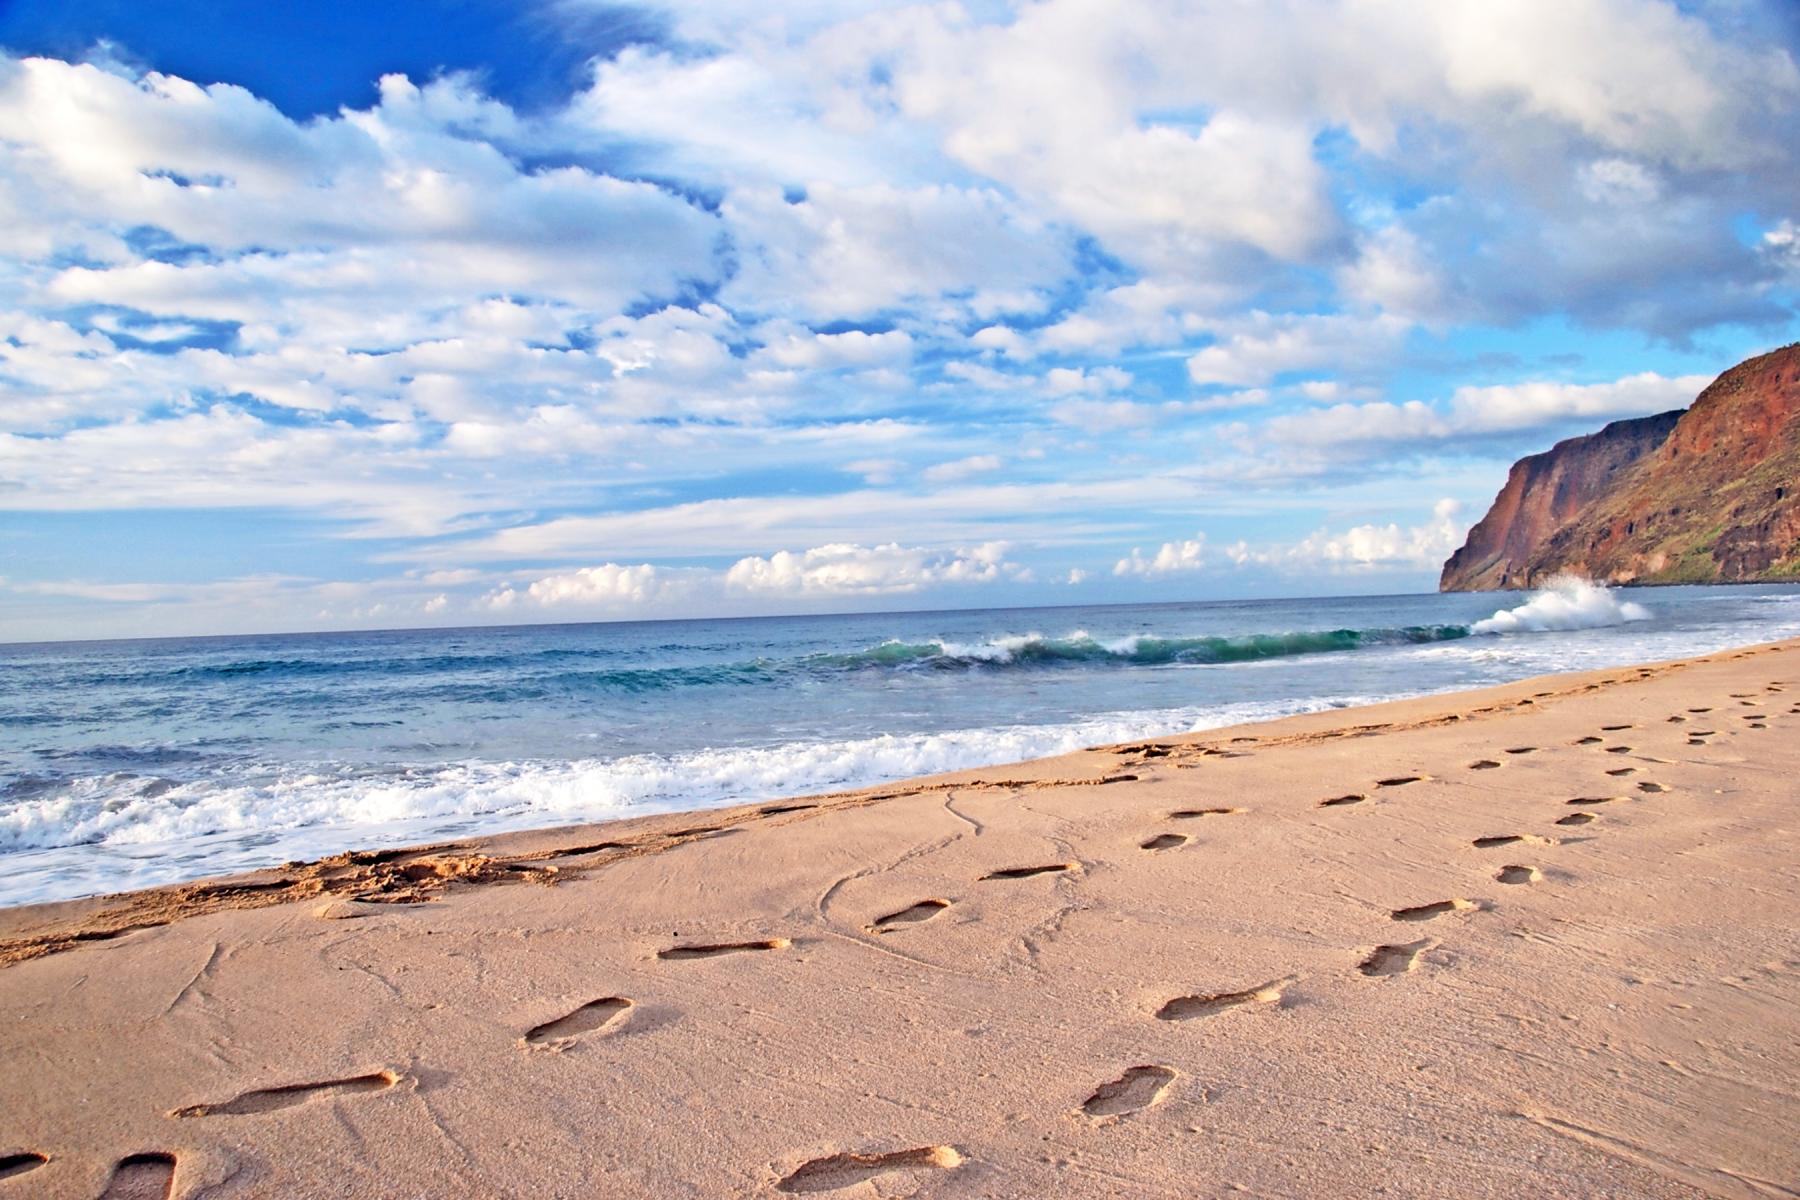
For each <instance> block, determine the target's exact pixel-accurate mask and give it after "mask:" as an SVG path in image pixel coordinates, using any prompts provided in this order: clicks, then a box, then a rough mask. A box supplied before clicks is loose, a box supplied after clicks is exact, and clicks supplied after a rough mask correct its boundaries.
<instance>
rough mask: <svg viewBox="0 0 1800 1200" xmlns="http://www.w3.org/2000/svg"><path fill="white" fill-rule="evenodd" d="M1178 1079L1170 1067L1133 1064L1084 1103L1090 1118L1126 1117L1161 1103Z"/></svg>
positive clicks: (1085, 1110)
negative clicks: (1170, 1086) (1127, 1114)
mask: <svg viewBox="0 0 1800 1200" xmlns="http://www.w3.org/2000/svg"><path fill="white" fill-rule="evenodd" d="M1174 1082H1175V1072H1174V1071H1171V1070H1170V1069H1169V1068H1168V1067H1132V1068H1130V1069H1129V1070H1127V1071H1126V1072H1125V1073H1124V1074H1123V1075H1121V1076H1119V1077H1118V1078H1117V1079H1115V1080H1113V1081H1112V1082H1111V1083H1103V1084H1101V1085H1100V1086H1099V1087H1097V1088H1095V1089H1094V1094H1093V1095H1091V1096H1089V1097H1088V1098H1087V1100H1085V1101H1084V1102H1083V1103H1082V1105H1081V1111H1082V1112H1084V1113H1086V1114H1087V1115H1088V1116H1090V1117H1122V1116H1124V1115H1125V1114H1126V1113H1134V1112H1139V1111H1141V1110H1143V1109H1146V1108H1149V1107H1150V1106H1152V1105H1154V1104H1157V1103H1159V1102H1160V1101H1161V1100H1162V1098H1163V1096H1164V1094H1165V1093H1167V1092H1168V1090H1169V1085H1170V1084H1171V1083H1174Z"/></svg>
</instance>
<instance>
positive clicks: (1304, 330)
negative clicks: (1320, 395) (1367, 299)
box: [1187, 313, 1410, 387]
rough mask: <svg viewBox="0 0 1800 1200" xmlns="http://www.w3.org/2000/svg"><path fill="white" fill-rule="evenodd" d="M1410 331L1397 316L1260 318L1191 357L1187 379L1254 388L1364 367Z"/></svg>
mask: <svg viewBox="0 0 1800 1200" xmlns="http://www.w3.org/2000/svg"><path fill="white" fill-rule="evenodd" d="M1409 327H1410V322H1408V321H1406V320H1404V319H1402V318H1399V317H1393V316H1375V317H1368V318H1364V317H1356V316H1347V315H1330V316H1271V315H1270V314H1268V313H1256V314H1254V315H1253V316H1252V317H1251V318H1250V319H1248V320H1246V321H1241V322H1236V323H1234V324H1233V325H1232V326H1229V327H1227V328H1228V331H1227V332H1226V334H1225V336H1223V337H1222V338H1221V339H1220V340H1219V341H1218V342H1217V343H1216V344H1214V345H1211V346H1208V347H1206V348H1205V349H1204V350H1201V351H1200V352H1199V353H1197V354H1195V355H1193V356H1192V357H1191V358H1189V359H1188V360H1187V369H1188V377H1189V378H1190V379H1192V380H1193V381H1194V382H1195V383H1199V384H1215V383H1216V384H1228V385H1233V386H1238V387H1251V386H1256V385H1259V384H1266V383H1268V382H1270V381H1271V380H1272V379H1274V378H1275V377H1276V376H1277V375H1282V374H1286V373H1288V372H1292V371H1311V370H1317V369H1318V368H1320V367H1334V368H1340V369H1341V368H1343V367H1346V366H1365V365H1368V364H1371V363H1374V362H1378V361H1382V360H1384V359H1390V358H1392V357H1393V356H1394V354H1395V352H1396V351H1397V350H1398V349H1399V347H1400V342H1401V340H1402V339H1403V338H1404V337H1405V336H1406V333H1407V330H1408V329H1409Z"/></svg>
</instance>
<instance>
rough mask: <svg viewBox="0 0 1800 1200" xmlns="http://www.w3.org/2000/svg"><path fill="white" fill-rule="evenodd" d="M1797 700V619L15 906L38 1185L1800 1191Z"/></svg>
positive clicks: (361, 1190)
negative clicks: (1141, 731) (1234, 720)
mask: <svg viewBox="0 0 1800 1200" xmlns="http://www.w3.org/2000/svg"><path fill="white" fill-rule="evenodd" d="M1322 662H1323V660H1322ZM1322 669H1329V664H1328V662H1324V665H1323V666H1322ZM1797 731H1800V642H1789V643H1781V644H1778V645H1775V646H1769V647H1760V648H1756V649H1754V650H1748V651H1732V652H1726V653H1723V654H1718V655H1713V656H1710V657H1708V658H1704V659H1696V660H1690V661H1687V662H1683V663H1676V664H1659V665H1654V666H1650V667H1644V668H1635V667H1634V668H1624V669H1619V670H1613V671H1603V672H1594V673H1587V674H1581V675H1567V676H1551V677H1545V678H1541V679H1536V680H1529V681H1526V682H1523V683H1520V684H1514V685H1510V686H1507V687H1503V688H1496V689H1489V690H1486V691H1482V692H1470V693H1461V694H1457V695H1449V696H1438V697H1431V698H1426V699H1421V700H1413V701H1404V702H1399V703H1392V704H1383V705H1379V706H1373V707H1370V708H1364V709H1355V710H1344V711H1339V712H1333V713H1328V714H1315V715H1312V716H1308V717H1299V718H1292V719H1289V720H1284V721H1278V722H1271V723H1266V724H1261V725H1254V726H1244V727H1239V728H1235V729H1229V730H1218V731H1211V732H1208V733H1205V734H1197V735H1193V736H1188V737H1181V738H1171V739H1166V740H1160V741H1155V742H1140V743H1133V744H1130V745H1125V746H1116V747H1106V748H1101V749H1096V750H1089V751H1083V752H1081V753H1078V754H1072V755H1066V756H1063V757H1060V758H1055V759H1047V760H1043V761H1039V762H1033V763H1026V764H1020V765H1017V766H1012V767H1004V768H986V769H982V770H976V771H967V772H961V773H958V774H955V775H946V776H939V777H934V778H931V779H925V780H918V781H913V782H910V783H907V784H901V785H894V786H890V787H885V788H879V789H871V790H867V791H861V792H855V793H846V794H842V795H837V796H831V797H819V798H813V799H809V800H790V801H780V802H771V803H769V804H766V805H751V806H744V807H739V808H734V809H725V810H714V811H708V812H702V813H690V814H686V815H678V816H672V817H671V816H661V817H656V818H647V819H640V820H634V821H625V822H614V823H609V824H605V825H597V826H588V827H582V828H576V829H562V830H550V831H541V832H536V833H531V834H516V835H508V836H505V837H497V838H492V839H487V840H483V841H477V842H470V843H462V844H458V845H455V846H440V847H425V848H419V849H415V850H408V851H383V852H379V853H370V854H350V855H342V856H338V857H336V858H333V859H328V860H324V861H323V862H320V863H313V864H294V865H291V866H290V867H287V868H283V869H280V870H273V871H266V872H261V873H258V874H255V875H250V876H243V877H238V878H234V879H232V880H226V881H209V882H207V883H203V884H194V885H186V886H183V887H177V888H165V889H158V890H156V891H151V892H142V893H134V894H131V895H128V896H123V897H107V898H102V899H97V900H89V901H79V902H73V903H69V904H59V905H47V906H38V907H33V908H22V909H13V910H7V911H4V912H0V963H4V964H5V965H4V966H0V1080H4V1084H3V1086H0V1200H8V1198H10V1197H13V1196H21V1197H23V1196H55V1197H61V1196H70V1197H88V1198H92V1197H97V1196H108V1197H114V1198H121V1197H126V1196H131V1197H142V1196H164V1195H169V1196H180V1197H189V1196H203V1195H204V1196H209V1197H213V1196H217V1197H239V1196H279V1197H310V1196H331V1197H339V1196H357V1197H362V1196H368V1197H391V1196H422V1197H423V1196H433V1197H435V1196H557V1197H562V1196H567V1197H613V1196H617V1197H644V1196H654V1197H661V1196H672V1197H673V1196H680V1197H723V1196H758V1195H771V1196H780V1195H784V1194H827V1195H840V1196H844V1197H847V1198H855V1200H869V1198H872V1197H899V1196H920V1197H927V1196H942V1197H962V1196H969V1197H976V1196H981V1197H1005V1196H1020V1197H1026V1196H1030V1197H1086V1196H1095V1197H1099V1196H1129V1197H1140V1196H1141V1197H1196V1196H1233V1195H1246V1196H1299V1197H1323V1196H1368V1195H1373V1194H1381V1193H1383V1192H1385V1193H1386V1194H1390V1195H1403V1196H1443V1197H1459V1198H1461V1197H1468V1198H1474V1197H1490V1196H1491V1197H1507V1198H1509V1200H1511V1198H1515V1197H1518V1196H1521V1195H1529V1196H1571V1197H1574V1196H1602V1195H1603V1196H1631V1197H1691V1196H1728V1197H1769V1196H1777V1197H1779V1196H1800V857H1797V856H1796V853H1795V851H1796V835H1797V832H1800V782H1796V781H1800V738H1797V737H1796V732H1797Z"/></svg>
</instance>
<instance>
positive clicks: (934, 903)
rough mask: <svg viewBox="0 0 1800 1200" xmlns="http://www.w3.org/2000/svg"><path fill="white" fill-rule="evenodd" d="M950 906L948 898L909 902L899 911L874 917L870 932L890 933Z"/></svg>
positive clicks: (928, 918) (928, 917)
mask: <svg viewBox="0 0 1800 1200" xmlns="http://www.w3.org/2000/svg"><path fill="white" fill-rule="evenodd" d="M949 907H950V902H949V901H948V900H938V899H936V898H933V899H930V900H921V901H919V902H918V903H917V904H909V905H907V906H906V907H905V908H903V909H901V910H900V911H899V912H891V913H889V914H888V915H887V916H885V917H876V918H875V920H874V922H873V923H872V924H870V926H869V932H870V933H892V932H894V930H896V929H904V928H906V927H907V926H908V925H918V924H921V923H923V922H925V921H929V920H931V918H933V917H935V916H937V915H938V914H939V913H941V912H943V911H944V910H945V909H946V908H949Z"/></svg>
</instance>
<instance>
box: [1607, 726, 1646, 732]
mask: <svg viewBox="0 0 1800 1200" xmlns="http://www.w3.org/2000/svg"><path fill="white" fill-rule="evenodd" d="M1636 728H1637V726H1636V725H1602V726H1601V727H1600V732H1601V733H1617V732H1619V731H1620V730H1621V729H1636Z"/></svg>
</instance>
